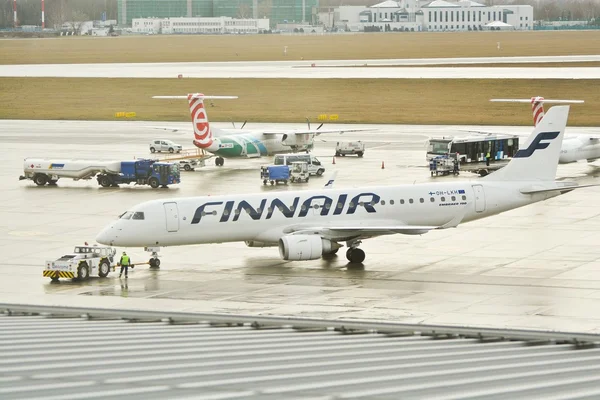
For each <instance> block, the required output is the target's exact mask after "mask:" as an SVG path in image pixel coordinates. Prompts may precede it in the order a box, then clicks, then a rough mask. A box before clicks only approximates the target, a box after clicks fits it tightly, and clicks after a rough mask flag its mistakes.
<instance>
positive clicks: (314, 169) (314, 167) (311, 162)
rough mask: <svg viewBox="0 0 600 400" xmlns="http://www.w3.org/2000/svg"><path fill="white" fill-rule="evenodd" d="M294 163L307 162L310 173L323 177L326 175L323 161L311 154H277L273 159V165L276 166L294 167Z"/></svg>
mask: <svg viewBox="0 0 600 400" xmlns="http://www.w3.org/2000/svg"><path fill="white" fill-rule="evenodd" d="M294 161H306V162H307V163H308V172H309V173H310V174H311V175H318V176H321V175H323V173H325V167H323V165H322V164H321V161H319V159H318V158H317V157H315V156H313V155H312V154H310V153H290V154H277V155H276V156H275V157H274V158H273V164H275V165H292V163H293V162H294Z"/></svg>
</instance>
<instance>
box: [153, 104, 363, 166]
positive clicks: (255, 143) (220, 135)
mask: <svg viewBox="0 0 600 400" xmlns="http://www.w3.org/2000/svg"><path fill="white" fill-rule="evenodd" d="M152 98H153V99H187V100H188V103H189V107H190V115H191V117H192V126H193V128H194V141H193V143H194V145H195V146H196V147H198V148H200V149H203V150H205V151H207V152H209V153H212V154H214V155H216V156H217V158H216V160H215V164H216V165H217V166H222V165H223V164H224V163H225V160H224V158H237V157H244V158H250V157H261V156H270V155H273V154H279V153H294V152H299V151H309V150H311V149H312V148H313V144H314V138H315V136H318V135H321V134H323V133H344V132H359V131H365V130H367V129H320V128H321V126H322V124H321V126H319V127H318V128H317V129H310V126H309V129H295V130H284V131H278V130H263V131H256V132H253V131H240V130H233V131H231V130H222V129H217V128H212V127H211V126H210V123H209V121H208V115H207V113H206V108H205V107H204V100H205V99H237V96H205V95H204V94H202V93H192V94H188V95H187V96H152ZM242 128H243V126H242Z"/></svg>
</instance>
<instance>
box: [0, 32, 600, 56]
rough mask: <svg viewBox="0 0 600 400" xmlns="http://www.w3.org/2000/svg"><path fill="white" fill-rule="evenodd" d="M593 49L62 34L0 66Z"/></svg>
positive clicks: (519, 43) (19, 45) (373, 36)
mask: <svg viewBox="0 0 600 400" xmlns="http://www.w3.org/2000/svg"><path fill="white" fill-rule="evenodd" d="M498 42H500V43H501V47H502V50H498V49H497V43H498ZM284 46H288V48H287V56H284V54H283V48H284ZM599 49H600V31H585V32H557V31H548V32H537V31H534V32H444V33H434V32H411V33H409V32H402V33H398V32H394V33H367V34H341V35H322V36H310V35H307V36H297V35H295V36H288V35H248V36H239V35H238V36H208V35H207V36H203V35H193V36H191V35H190V36H183V35H176V36H171V35H165V36H161V35H156V36H123V37H114V38H113V37H108V38H92V37H62V38H53V39H14V40H0V64H55V63H108V62H186V61H188V62H192V61H253V60H300V59H301V58H304V59H305V60H319V59H321V60H323V59H378V58H432V57H492V56H554V55H582V54H598V51H599Z"/></svg>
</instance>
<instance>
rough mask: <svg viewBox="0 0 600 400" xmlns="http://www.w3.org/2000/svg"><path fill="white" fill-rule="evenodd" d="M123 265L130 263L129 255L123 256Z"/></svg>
mask: <svg viewBox="0 0 600 400" xmlns="http://www.w3.org/2000/svg"><path fill="white" fill-rule="evenodd" d="M121 265H129V256H123V257H121Z"/></svg>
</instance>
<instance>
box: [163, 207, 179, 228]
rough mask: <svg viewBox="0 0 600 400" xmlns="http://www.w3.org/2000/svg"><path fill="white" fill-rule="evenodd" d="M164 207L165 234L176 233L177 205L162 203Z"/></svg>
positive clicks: (177, 224) (177, 221)
mask: <svg viewBox="0 0 600 400" xmlns="http://www.w3.org/2000/svg"><path fill="white" fill-rule="evenodd" d="M163 206H164V207H165V220H166V221H167V232H177V231H178V230H179V210H178V209H177V203H175V202H171V203H163Z"/></svg>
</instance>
